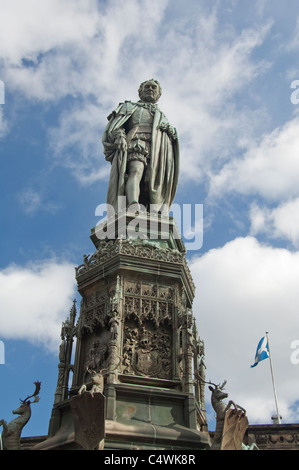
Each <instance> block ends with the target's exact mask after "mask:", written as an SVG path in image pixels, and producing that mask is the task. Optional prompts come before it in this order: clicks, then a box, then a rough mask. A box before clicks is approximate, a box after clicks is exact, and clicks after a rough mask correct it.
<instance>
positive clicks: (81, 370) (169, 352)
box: [37, 213, 210, 449]
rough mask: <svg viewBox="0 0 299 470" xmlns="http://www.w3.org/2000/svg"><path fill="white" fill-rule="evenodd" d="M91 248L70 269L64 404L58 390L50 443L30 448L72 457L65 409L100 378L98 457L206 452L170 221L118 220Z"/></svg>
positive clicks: (194, 355)
mask: <svg viewBox="0 0 299 470" xmlns="http://www.w3.org/2000/svg"><path fill="white" fill-rule="evenodd" d="M103 233H104V234H105V235H104V236H106V237H107V238H106V239H99V236H102V237H103ZM114 235H116V237H119V238H114ZM109 237H111V238H109ZM91 240H92V241H93V243H94V245H95V248H96V250H95V252H94V254H93V255H92V256H85V257H84V263H83V264H82V265H81V266H79V267H78V268H77V269H76V278H77V282H78V290H79V292H80V294H81V296H82V301H81V307H80V316H79V319H78V323H77V325H76V328H75V331H74V333H75V336H76V353H75V359H74V366H73V367H70V366H69V365H67V364H63V362H61V363H60V365H59V367H60V369H59V370H61V368H62V369H63V370H64V371H65V370H66V369H67V370H70V369H73V379H72V386H71V388H70V390H69V393H68V394H67V395H66V394H64V393H62V389H63V387H65V380H63V379H62V380H60V381H59V382H58V386H57V392H56V395H55V396H56V399H55V403H54V406H53V412H52V418H51V421H50V427H49V436H48V439H47V440H46V441H45V442H44V443H42V444H40V445H39V446H37V447H38V448H44V449H59V448H78V444H76V443H75V441H74V424H73V417H72V413H71V409H70V400H71V399H72V397H74V396H75V395H76V394H77V393H78V390H79V388H80V387H81V385H82V384H87V388H88V386H91V371H96V372H99V371H101V373H102V374H103V377H104V392H103V393H104V395H105V401H106V416H105V418H106V419H105V449H206V448H209V446H210V441H209V435H208V431H207V423H206V415H205V405H204V395H203V387H201V386H200V384H199V383H198V380H197V379H196V380H195V379H194V375H193V371H194V370H198V367H199V365H198V361H199V358H200V355H201V354H202V349H201V344H200V341H199V339H198V335H197V330H196V326H195V321H194V318H193V315H192V311H191V308H192V302H193V298H194V284H193V281H192V278H191V275H190V272H189V269H188V266H187V262H186V259H185V249H184V245H183V243H182V240H181V238H180V237H179V235H178V233H177V231H176V227H175V223H174V221H173V219H171V218H168V217H161V216H158V215H156V216H154V215H153V214H148V213H143V214H139V215H138V217H136V214H127V213H123V214H120V215H119V216H118V217H117V218H116V220H114V219H111V220H108V222H107V223H104V224H102V225H101V226H99V227H96V228H95V229H94V230H92V233H91ZM72 331H73V330H72ZM66 375H67V374H65V373H64V375H63V373H62V375H61V377H65V376H66ZM57 397H58V398H57Z"/></svg>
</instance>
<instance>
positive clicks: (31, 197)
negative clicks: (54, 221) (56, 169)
mask: <svg viewBox="0 0 299 470" xmlns="http://www.w3.org/2000/svg"><path fill="white" fill-rule="evenodd" d="M18 201H19V203H20V204H21V207H22V209H23V210H24V212H25V213H26V214H28V215H35V214H36V213H37V212H38V211H40V210H42V211H44V212H50V213H52V214H53V213H55V212H56V211H57V210H58V206H57V205H56V204H53V203H52V202H50V201H46V200H45V197H44V195H43V194H42V192H38V191H36V190H35V189H33V188H31V187H28V188H26V189H24V190H23V191H22V192H20V193H19V194H18Z"/></svg>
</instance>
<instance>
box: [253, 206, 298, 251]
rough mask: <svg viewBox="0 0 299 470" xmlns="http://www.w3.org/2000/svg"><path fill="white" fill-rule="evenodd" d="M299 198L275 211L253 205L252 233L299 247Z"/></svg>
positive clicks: (278, 207)
mask: <svg viewBox="0 0 299 470" xmlns="http://www.w3.org/2000/svg"><path fill="white" fill-rule="evenodd" d="M298 214H299V197H298V198H295V199H293V200H290V201H288V202H286V203H283V204H280V205H279V206H277V207H276V208H274V209H269V208H267V207H259V206H258V205H257V204H253V205H252V206H251V208H250V220H251V233H252V235H257V234H259V233H264V234H266V235H267V236H269V238H270V239H271V238H272V239H274V238H282V239H286V240H289V241H291V243H292V244H293V245H294V246H295V247H297V248H298V246H299V218H298Z"/></svg>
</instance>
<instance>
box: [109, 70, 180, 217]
mask: <svg viewBox="0 0 299 470" xmlns="http://www.w3.org/2000/svg"><path fill="white" fill-rule="evenodd" d="M161 92H162V89H161V86H160V84H159V82H157V80H154V79H151V80H147V81H145V82H143V83H141V85H140V87H139V90H138V93H139V97H140V100H139V101H138V102H137V103H133V102H131V101H125V102H124V103H120V104H119V106H118V107H117V109H116V110H115V111H113V112H112V113H111V114H110V115H109V116H108V120H109V122H108V124H107V126H106V129H105V131H104V134H103V139H102V142H103V146H104V154H105V157H106V160H108V161H110V163H111V165H112V167H111V173H110V180H109V186H108V194H107V204H110V205H111V206H112V207H113V208H114V210H115V212H117V207H118V196H126V206H127V207H129V206H130V205H132V204H138V205H139V204H141V205H142V206H143V207H145V209H146V210H147V211H148V212H150V211H152V212H158V211H160V212H161V213H162V214H164V215H165V214H168V212H169V209H170V206H171V204H172V203H173V200H174V196H175V193H176V189H177V183H178V175H179V141H178V136H177V132H176V129H175V128H174V127H172V126H171V125H170V124H169V122H168V119H167V118H166V116H165V115H164V114H163V113H162V111H160V109H159V108H158V106H157V104H156V103H157V101H158V99H159V98H160V96H161Z"/></svg>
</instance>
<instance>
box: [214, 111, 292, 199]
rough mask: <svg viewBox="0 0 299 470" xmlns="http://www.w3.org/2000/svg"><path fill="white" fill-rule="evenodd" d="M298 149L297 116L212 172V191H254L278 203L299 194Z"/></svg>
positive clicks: (247, 193)
mask: <svg viewBox="0 0 299 470" xmlns="http://www.w3.org/2000/svg"><path fill="white" fill-rule="evenodd" d="M298 148H299V118H298V117H297V116H295V117H294V118H293V119H292V120H290V121H288V122H286V123H285V124H284V125H283V126H282V127H280V128H276V129H275V130H274V131H272V132H271V133H269V134H267V135H265V136H264V137H263V138H262V140H261V142H260V144H256V145H252V146H251V148H250V149H249V150H248V151H247V152H246V153H245V155H244V156H242V158H235V159H233V160H232V161H230V162H229V163H227V164H226V165H225V166H224V167H223V168H222V169H221V171H220V172H219V173H218V174H216V175H213V177H212V179H211V193H212V194H216V195H220V194H225V193H227V192H237V193H240V194H245V195H252V194H253V195H260V196H262V197H264V198H265V199H266V200H268V201H275V202H277V201H279V202H281V201H282V200H284V199H289V198H291V197H296V196H298V195H299V189H298V179H299V158H298Z"/></svg>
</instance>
